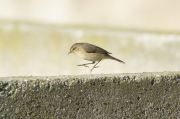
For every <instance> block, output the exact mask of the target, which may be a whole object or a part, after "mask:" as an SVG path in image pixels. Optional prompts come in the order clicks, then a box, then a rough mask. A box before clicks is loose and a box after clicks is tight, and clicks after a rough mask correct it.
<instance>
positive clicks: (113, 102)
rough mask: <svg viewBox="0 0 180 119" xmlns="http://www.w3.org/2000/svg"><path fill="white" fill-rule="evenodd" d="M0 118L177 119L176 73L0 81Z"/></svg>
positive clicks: (179, 92) (179, 86)
mask: <svg viewBox="0 0 180 119" xmlns="http://www.w3.org/2000/svg"><path fill="white" fill-rule="evenodd" d="M0 118H77V119H81V118H82V119H87V118H95V119H100V118H103V119H106V118H122V119H123V118H141V119H142V118H156V119H158V118H174V119H176V118H180V72H149V73H134V74H133V73H132V74H130V73H129V74H102V75H100V74H98V75H94V74H93V75H74V76H73V75H63V76H44V77H43V76H39V77H37V76H29V77H28V76H24V77H23V76H22V77H21V76H19V77H1V78H0Z"/></svg>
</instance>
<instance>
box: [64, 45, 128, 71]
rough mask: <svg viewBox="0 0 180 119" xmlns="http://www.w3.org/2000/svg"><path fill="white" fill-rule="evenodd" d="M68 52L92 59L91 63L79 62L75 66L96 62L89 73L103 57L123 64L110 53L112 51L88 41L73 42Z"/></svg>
mask: <svg viewBox="0 0 180 119" xmlns="http://www.w3.org/2000/svg"><path fill="white" fill-rule="evenodd" d="M70 53H74V54H76V55H78V56H79V57H81V58H83V59H85V60H88V61H92V63H86V64H79V65H77V66H85V67H88V66H87V65H89V64H95V63H96V64H95V65H94V66H93V67H92V69H91V70H90V73H91V72H92V70H93V69H94V68H98V67H99V66H96V65H97V64H98V63H99V62H100V61H102V60H104V59H112V60H116V61H118V62H120V63H123V64H124V63H125V62H124V61H122V60H119V59H117V58H115V57H113V56H111V55H110V54H112V53H110V52H108V51H106V50H104V49H103V48H100V47H98V46H96V45H93V44H90V43H75V44H73V45H72V46H71V48H70V52H69V53H68V54H70Z"/></svg>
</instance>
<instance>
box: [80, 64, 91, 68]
mask: <svg viewBox="0 0 180 119" xmlns="http://www.w3.org/2000/svg"><path fill="white" fill-rule="evenodd" d="M77 66H85V67H87V68H89V66H86V65H81V64H80V65H77Z"/></svg>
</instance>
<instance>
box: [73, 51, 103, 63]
mask: <svg viewBox="0 0 180 119" xmlns="http://www.w3.org/2000/svg"><path fill="white" fill-rule="evenodd" d="M76 54H77V55H78V56H79V57H81V58H83V59H85V60H89V61H100V60H102V59H104V58H103V57H104V54H99V53H87V52H85V51H84V52H83V51H81V52H78V53H76Z"/></svg>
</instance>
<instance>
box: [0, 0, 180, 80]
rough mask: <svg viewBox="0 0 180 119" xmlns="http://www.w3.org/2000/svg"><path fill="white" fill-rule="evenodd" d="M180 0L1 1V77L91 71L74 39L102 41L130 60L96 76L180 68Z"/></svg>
mask: <svg viewBox="0 0 180 119" xmlns="http://www.w3.org/2000/svg"><path fill="white" fill-rule="evenodd" d="M179 6H180V1H179V0H156V1H152V0H136V1H135V0H126V1H125V0H78V1H73V0H51V1H50V0H4V1H0V67H1V68H0V76H1V77H2V76H24V75H26V76H27V75H36V76H42V75H43V76H46V75H48V76H49V75H70V74H73V75H76V74H89V71H90V68H89V69H88V68H86V67H77V66H76V65H77V64H81V63H86V62H88V61H85V60H83V59H80V58H79V57H78V56H76V55H74V54H71V55H67V53H68V52H69V49H70V47H71V45H72V44H73V43H76V42H88V43H92V44H96V45H98V46H100V47H102V48H104V49H106V50H108V51H109V52H111V53H113V54H112V55H113V56H115V57H116V58H119V59H121V60H123V61H125V62H126V64H120V63H119V62H116V61H111V60H104V61H102V62H100V64H99V66H100V68H98V69H94V70H93V73H95V74H97V73H98V74H104V73H136V72H160V71H180V63H179V61H180V52H179V51H180V47H179V46H180V35H179V32H180V24H179V21H180V7H179Z"/></svg>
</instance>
